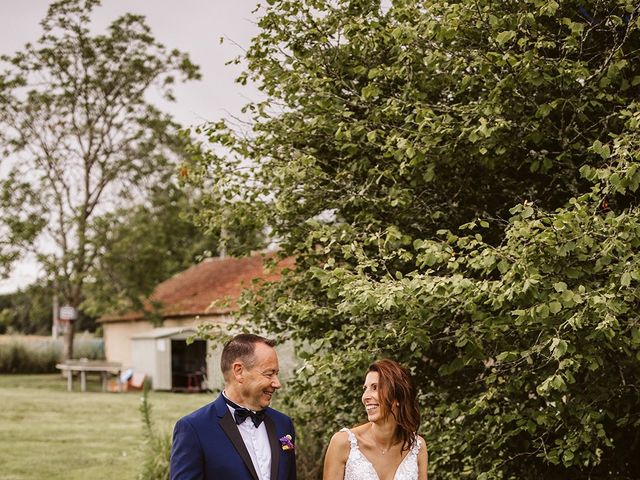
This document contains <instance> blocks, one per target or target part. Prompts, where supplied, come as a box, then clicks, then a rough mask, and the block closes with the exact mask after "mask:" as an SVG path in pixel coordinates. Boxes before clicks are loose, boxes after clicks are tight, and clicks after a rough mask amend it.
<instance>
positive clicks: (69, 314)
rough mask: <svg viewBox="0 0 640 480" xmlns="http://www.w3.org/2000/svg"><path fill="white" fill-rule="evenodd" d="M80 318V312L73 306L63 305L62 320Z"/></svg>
mask: <svg viewBox="0 0 640 480" xmlns="http://www.w3.org/2000/svg"><path fill="white" fill-rule="evenodd" d="M76 318H78V312H77V311H76V309H75V308H73V307H72V306H71V305H63V306H62V307H60V320H67V321H71V320H75V319H76Z"/></svg>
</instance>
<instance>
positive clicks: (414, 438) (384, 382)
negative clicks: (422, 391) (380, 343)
mask: <svg viewBox="0 0 640 480" xmlns="http://www.w3.org/2000/svg"><path fill="white" fill-rule="evenodd" d="M363 389H364V391H363V393H362V403H363V404H364V408H365V410H366V412H367V419H368V422H367V423H365V424H363V425H359V426H357V427H355V428H352V429H346V428H343V429H342V430H340V431H339V432H337V433H336V434H335V435H334V436H333V437H332V438H331V442H330V443H329V447H328V449H327V454H326V456H325V459H324V475H323V479H324V480H427V445H426V444H425V441H424V439H423V438H422V437H420V436H419V435H417V434H416V431H417V430H418V427H419V425H420V410H419V408H418V402H417V400H416V390H415V387H414V386H413V382H412V380H411V376H410V375H409V372H408V371H407V370H406V369H405V368H403V367H402V366H400V365H399V364H398V363H396V362H394V361H393V360H386V359H385V360H378V361H377V362H375V363H373V364H372V365H371V366H370V367H369V369H368V370H367V373H366V376H365V380H364V386H363Z"/></svg>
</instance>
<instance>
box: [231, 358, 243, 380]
mask: <svg viewBox="0 0 640 480" xmlns="http://www.w3.org/2000/svg"><path fill="white" fill-rule="evenodd" d="M231 374H232V375H233V378H235V379H236V382H238V383H242V382H243V381H244V365H243V364H242V362H235V363H234V364H233V365H231Z"/></svg>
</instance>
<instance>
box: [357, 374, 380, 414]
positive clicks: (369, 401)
mask: <svg viewBox="0 0 640 480" xmlns="http://www.w3.org/2000/svg"><path fill="white" fill-rule="evenodd" d="M379 381H380V374H379V373H378V372H369V373H367V376H366V377H365V379H364V386H363V392H362V403H363V404H364V408H365V410H366V411H367V418H368V419H369V421H370V422H375V421H376V420H382V419H383V416H382V410H381V405H380V398H379V396H378V395H379V388H380V383H379Z"/></svg>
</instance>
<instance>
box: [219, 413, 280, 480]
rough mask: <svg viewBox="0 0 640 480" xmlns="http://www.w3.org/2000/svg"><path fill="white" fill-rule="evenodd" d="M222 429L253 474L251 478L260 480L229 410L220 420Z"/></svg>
mask: <svg viewBox="0 0 640 480" xmlns="http://www.w3.org/2000/svg"><path fill="white" fill-rule="evenodd" d="M225 408H226V407H225ZM220 427H222V430H224V433H226V434H227V437H229V440H231V443H232V444H233V446H234V447H235V448H236V450H237V451H238V453H239V454H240V457H241V458H242V461H243V462H244V464H245V465H246V466H247V468H248V469H249V472H250V473H251V476H252V477H253V479H254V480H258V474H257V473H256V469H255V467H254V466H253V462H252V461H251V457H250V456H249V451H248V450H247V447H246V446H245V444H244V441H243V440H242V436H241V435H240V431H239V430H238V426H237V425H236V423H235V422H234V421H233V418H232V417H231V412H229V410H227V412H226V414H225V415H224V416H223V417H222V418H221V419H220ZM267 431H268V430H267ZM271 450H272V451H273V446H272V447H271ZM272 465H273V460H272ZM272 471H273V467H272ZM272 478H274V477H272Z"/></svg>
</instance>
